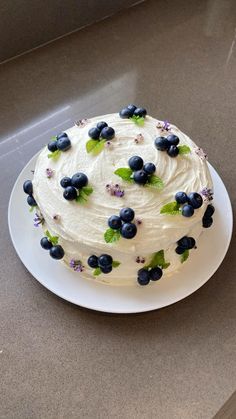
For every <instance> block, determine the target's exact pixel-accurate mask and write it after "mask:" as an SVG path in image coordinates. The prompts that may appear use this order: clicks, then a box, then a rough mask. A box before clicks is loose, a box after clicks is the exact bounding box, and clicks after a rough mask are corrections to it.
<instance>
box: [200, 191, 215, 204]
mask: <svg viewBox="0 0 236 419" xmlns="http://www.w3.org/2000/svg"><path fill="white" fill-rule="evenodd" d="M200 194H201V195H202V196H203V199H204V201H208V202H210V201H212V200H213V194H214V192H213V190H212V189H210V188H203V189H202V191H201V192H200Z"/></svg>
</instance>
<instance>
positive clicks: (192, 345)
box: [0, 0, 236, 419]
mask: <svg viewBox="0 0 236 419" xmlns="http://www.w3.org/2000/svg"><path fill="white" fill-rule="evenodd" d="M235 16H236V6H235V2H234V1H233V0H232V1H230V0H227V1H220V0H219V1H218V0H209V1H206V0H202V1H198V2H195V1H194V0H190V1H188V2H187V1H181V0H177V1H176V2H171V1H164V0H163V1H154V0H153V1H152V0H150V1H147V2H144V3H141V4H139V5H137V6H136V7H134V8H132V9H129V10H125V11H123V12H120V13H119V14H116V15H115V16H113V17H111V18H109V19H107V20H103V21H102V22H99V23H96V24H94V25H92V26H90V27H87V28H85V29H83V30H81V31H79V32H77V33H74V34H73V35H70V36H67V37H65V38H63V39H60V40H58V41H56V42H54V43H52V44H50V45H48V46H44V47H43V48H40V49H38V50H35V51H33V52H31V53H29V54H27V55H25V56H22V57H20V58H18V59H16V60H14V61H11V62H8V63H6V64H4V65H2V66H0V91H1V112H0V135H1V140H0V167H1V171H0V176H1V195H0V219H1V237H0V254H1V267H0V286H1V292H0V318H1V322H0V324H1V327H0V365H1V379H0V380H1V391H0V418H3V419H5V418H9V419H14V418H23V419H26V418H27V419H28V418H42V419H47V418H55V419H56V418H57V419H58V418H88V419H94V418H101V419H104V418H122V419H123V418H124V419H126V418H127V419H128V418H137V419H143V418H158V419H200V418H201V419H210V418H212V417H213V416H214V415H215V414H216V413H217V412H218V411H219V409H220V408H221V407H222V405H223V404H224V403H225V402H226V401H227V399H229V398H230V396H231V395H232V393H233V392H234V391H235V389H236V359H235V358H236V356H235V353H236V304H235V303H236V258H235V251H236V240H235V234H233V239H232V242H231V246H230V249H229V251H228V253H227V255H226V258H225V260H224V262H223V263H222V265H221V266H220V268H219V269H218V271H217V272H216V273H215V275H214V276H213V277H212V278H211V279H210V280H209V281H208V282H207V283H206V284H205V285H204V286H203V287H202V288H201V289H199V290H198V291H197V292H196V293H194V294H193V295H191V296H190V297H188V298H186V299H185V300H183V301H181V302H179V303H177V304H174V305H173V306H170V307H167V308H164V309H161V310H159V311H154V312H150V313H146V314H140V315H106V314H102V313H97V312H92V311H89V310H85V309H81V308H80V307H76V306H74V305H72V304H70V303H67V302H65V301H63V300H62V299H60V298H58V297H56V296H55V295H53V294H52V293H50V292H49V291H48V290H46V289H45V288H43V287H42V286H41V285H40V284H39V283H38V282H37V281H36V280H35V279H34V278H33V277H32V276H31V275H30V274H29V273H28V271H27V270H26V268H25V267H24V266H23V265H22V263H21V262H20V260H19V259H18V257H17V255H16V253H15V251H14V248H13V246H12V244H11V241H10V237H9V233H8V225H7V207H8V201H9V196H10V192H11V189H12V187H13V185H14V182H15V180H16V178H17V176H18V174H19V173H20V171H21V169H22V168H23V167H24V165H25V164H26V163H27V161H28V160H29V159H30V158H31V157H32V156H33V155H34V154H35V153H36V152H37V151H38V150H39V149H40V148H41V147H42V146H43V145H44V144H45V143H46V142H47V141H48V138H49V137H50V136H51V135H52V134H55V133H56V132H57V131H59V130H62V129H65V128H67V127H69V126H70V125H72V124H73V122H74V121H75V120H77V119H81V118H86V117H91V116H93V115H99V114H105V113H108V112H116V111H117V110H119V109H120V108H121V107H122V106H123V105H125V104H127V103H132V102H133V103H136V104H139V105H141V106H145V107H146V108H147V110H148V113H149V114H150V115H153V116H156V117H158V118H160V119H168V120H169V121H170V122H173V123H174V124H176V125H177V126H179V127H180V129H182V130H183V131H184V132H186V133H187V134H189V136H190V137H191V138H192V139H193V140H194V141H195V142H196V143H198V144H199V145H200V146H202V147H203V148H204V150H206V152H207V154H208V156H209V161H210V162H211V164H212V165H213V166H214V167H215V168H216V169H217V171H218V173H219V174H220V176H221V177H222V179H223V181H224V183H225V185H226V187H227V189H228V191H229V194H230V197H231V201H232V204H233V207H235V200H236V188H235V175H236V169H235V161H236V143H235V131H236V119H235V106H236V52H235V51H236V46H235V44H236V28H235V27H236V22H235ZM222 204H223V203H222ZM225 217H227V214H225ZM211 246H214V243H211ZM203 263H207V258H206V260H204V261H203Z"/></svg>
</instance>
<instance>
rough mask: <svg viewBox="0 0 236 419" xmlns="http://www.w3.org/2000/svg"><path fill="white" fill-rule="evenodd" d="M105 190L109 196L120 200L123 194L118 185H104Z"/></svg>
mask: <svg viewBox="0 0 236 419" xmlns="http://www.w3.org/2000/svg"><path fill="white" fill-rule="evenodd" d="M106 190H107V192H108V193H109V194H110V195H111V196H117V197H118V198H122V197H123V196H124V194H125V191H124V190H121V188H120V185H118V183H116V184H115V185H114V184H112V183H108V184H107V185H106Z"/></svg>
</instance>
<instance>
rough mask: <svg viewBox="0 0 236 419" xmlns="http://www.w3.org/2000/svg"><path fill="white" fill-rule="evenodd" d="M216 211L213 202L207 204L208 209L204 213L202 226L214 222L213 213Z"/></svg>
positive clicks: (206, 226) (207, 225)
mask: <svg viewBox="0 0 236 419" xmlns="http://www.w3.org/2000/svg"><path fill="white" fill-rule="evenodd" d="M214 212H215V208H214V207H213V205H212V204H209V205H208V206H207V209H206V211H205V213H204V215H203V218H202V226H203V227H204V228H209V227H211V225H212V223H213V218H212V215H213V214H214Z"/></svg>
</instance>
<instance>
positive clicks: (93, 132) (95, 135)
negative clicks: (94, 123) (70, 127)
mask: <svg viewBox="0 0 236 419" xmlns="http://www.w3.org/2000/svg"><path fill="white" fill-rule="evenodd" d="M100 132H101V131H100V129H99V128H97V127H94V128H90V130H89V132H88V135H89V137H90V138H92V139H93V140H99V137H100Z"/></svg>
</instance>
